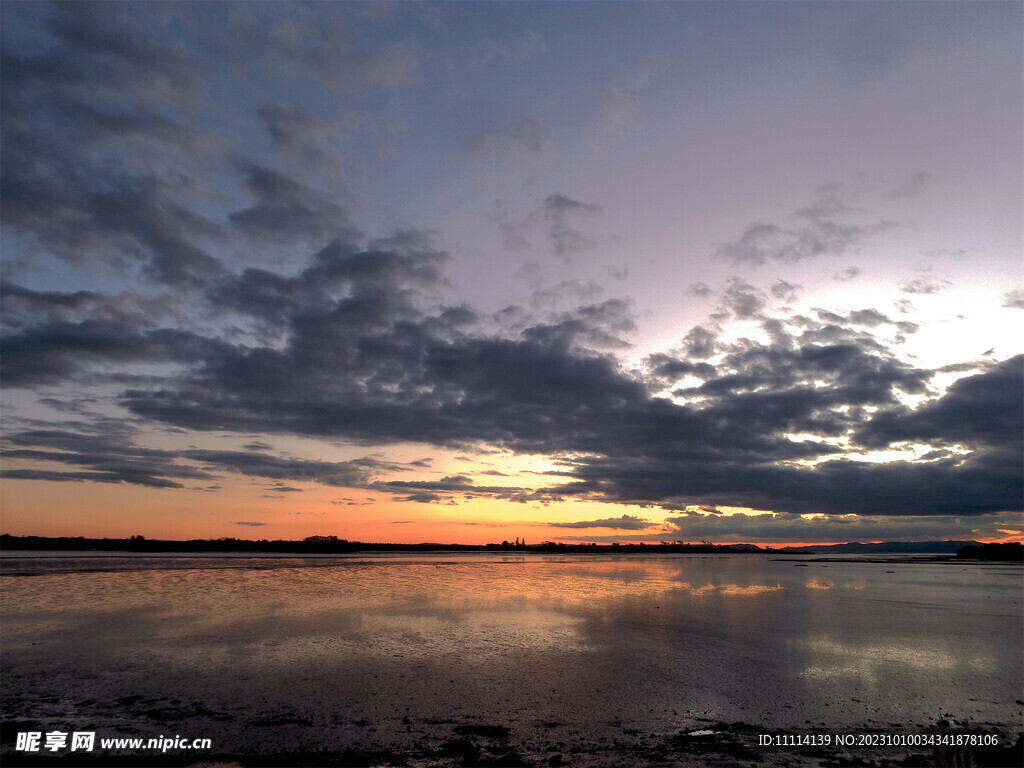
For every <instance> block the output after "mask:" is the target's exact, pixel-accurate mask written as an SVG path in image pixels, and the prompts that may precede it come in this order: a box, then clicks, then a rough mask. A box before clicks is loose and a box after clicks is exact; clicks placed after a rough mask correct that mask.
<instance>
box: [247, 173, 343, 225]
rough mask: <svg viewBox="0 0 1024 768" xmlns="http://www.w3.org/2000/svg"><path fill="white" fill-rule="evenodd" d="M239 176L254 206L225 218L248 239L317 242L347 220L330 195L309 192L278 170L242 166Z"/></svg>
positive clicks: (341, 207)
mask: <svg viewBox="0 0 1024 768" xmlns="http://www.w3.org/2000/svg"><path fill="white" fill-rule="evenodd" d="M242 173H243V174H244V176H245V186H246V188H247V189H248V191H249V192H250V193H251V194H252V196H253V197H254V198H255V204H254V205H253V206H251V207H249V208H245V209H242V210H239V211H235V212H234V213H232V214H231V215H230V216H229V217H228V218H229V220H230V221H231V223H232V224H233V225H234V226H235V227H237V228H239V229H240V230H242V231H243V232H244V233H245V234H246V235H248V236H250V237H253V238H257V239H272V240H279V241H291V242H294V241H296V240H299V241H303V240H305V241H312V242H317V241H319V240H321V239H324V238H328V237H330V236H332V235H334V234H335V233H337V232H338V231H339V230H341V229H343V227H344V225H345V223H346V222H347V221H348V213H347V211H346V210H345V208H344V207H343V206H341V205H339V204H338V203H336V202H334V200H333V199H332V198H331V196H329V195H326V194H324V193H321V192H318V191H316V190H313V189H310V188H309V187H306V186H304V185H302V184H300V183H299V182H297V181H295V180H294V179H292V178H290V177H288V176H286V175H285V174H283V173H280V172H279V171H275V170H273V169H271V168H266V167H264V166H261V165H257V164H255V163H242Z"/></svg>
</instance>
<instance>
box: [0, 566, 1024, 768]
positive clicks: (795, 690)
mask: <svg viewBox="0 0 1024 768" xmlns="http://www.w3.org/2000/svg"><path fill="white" fill-rule="evenodd" d="M225 563H227V561H225V560H223V559H221V560H219V561H217V562H212V561H210V560H204V559H202V558H195V557H189V558H180V559H177V560H175V559H173V558H171V559H167V558H164V559H161V560H160V561H159V562H156V561H150V560H146V559H144V558H124V559H117V558H106V559H91V560H89V561H88V562H85V561H79V562H78V563H75V564H72V566H73V567H69V562H68V561H67V560H62V562H61V563H60V565H59V568H58V567H56V566H55V564H50V565H49V566H48V565H47V564H46V563H45V562H42V561H38V562H33V561H31V560H24V561H22V562H20V563H19V564H17V565H16V566H13V567H6V566H8V565H9V564H8V563H5V564H4V565H5V575H4V577H3V590H2V599H3V617H4V622H3V628H2V630H0V632H2V639H3V645H2V649H0V650H2V663H3V670H4V673H3V683H4V684H3V691H2V694H0V696H2V711H3V726H4V733H3V739H2V749H3V752H4V754H3V762H4V764H5V765H15V764H33V765H42V764H44V763H45V762H46V761H47V760H49V759H54V760H56V761H57V762H58V763H60V764H66V765H71V764H74V762H77V761H83V760H84V761H85V762H88V759H87V758H86V757H85V756H84V753H79V754H71V753H70V752H68V751H66V750H65V751H64V752H62V753H60V754H55V755H54V756H52V757H51V755H50V754H49V753H45V754H44V753H40V754H25V753H18V752H16V751H15V750H13V747H14V739H15V735H16V733H17V732H18V731H26V730H34V731H42V732H45V731H49V730H53V729H59V730H67V731H71V730H75V731H96V733H97V737H98V738H99V737H104V736H106V737H117V736H123V737H127V736H142V737H146V738H149V737H154V738H155V737H158V736H161V735H162V736H175V735H181V736H184V737H187V738H200V737H202V738H209V739H211V741H212V748H211V749H210V750H209V751H208V752H207V751H204V752H203V753H202V754H199V753H197V752H193V753H191V754H190V753H188V752H183V751H180V750H179V751H170V752H168V753H166V754H165V755H162V756H161V755H159V754H157V753H153V752H147V751H145V750H142V751H138V750H136V751H131V750H129V751H127V752H125V751H123V750H114V751H109V752H108V753H106V754H102V755H101V754H99V750H97V751H96V752H94V753H93V755H92V762H91V764H97V765H107V764H109V765H118V764H120V765H161V764H166V765H199V764H203V763H204V762H207V763H209V762H211V761H212V762H214V763H218V762H219V763H221V764H229V765H244V766H248V765H410V766H418V765H424V766H426V765H439V766H462V765H535V766H542V765H559V764H564V765H577V766H595V767H597V766H628V765H707V766H712V765H716V766H717V765H737V764H742V765H751V764H753V765H758V766H773V765H867V764H872V763H870V762H868V761H875V762H874V764H879V765H880V764H883V762H882V761H889V763H890V764H900V765H915V764H919V765H927V764H943V762H942V761H943V760H946V761H947V762H946V763H945V764H955V762H953V761H954V760H955V754H954V751H950V749H951V748H940V749H939V750H938V751H936V750H935V749H933V748H929V747H879V746H857V745H854V746H852V747H845V746H843V747H839V746H836V745H835V744H834V743H833V744H831V745H817V746H808V745H802V746H787V745H786V742H785V739H784V738H781V742H782V743H781V745H779V741H780V739H777V740H776V745H771V746H762V745H761V744H760V743H759V739H760V738H761V737H762V736H764V735H772V736H776V737H785V736H786V735H789V736H793V735H805V736H806V735H817V736H818V737H821V736H823V735H826V734H827V735H830V736H836V735H849V734H853V735H855V736H859V735H860V734H884V735H890V736H891V735H898V734H905V735H910V736H921V735H925V734H929V733H930V734H938V733H940V732H946V733H970V734H975V735H982V734H988V735H995V736H997V737H998V740H999V744H1000V745H1001V746H1003V747H1005V746H1006V745H1010V744H1013V743H1014V742H1015V741H1016V739H1017V735H1018V734H1019V733H1020V732H1021V731H1022V730H1024V703H1022V702H1021V699H1022V690H1021V689H1022V680H1024V670H1022V666H1024V665H1022V661H1021V654H1020V638H1021V636H1022V631H1024V627H1022V624H1024V622H1022V608H1021V606H1022V588H1021V573H1022V572H1021V569H1020V568H1019V567H1017V566H1014V565H989V564H969V565H963V564H956V563H913V562H907V563H897V564H893V563H891V562H889V563H872V562H863V561H862V562H858V561H851V562H843V563H838V562H829V563H821V562H813V561H810V560H808V559H804V560H801V559H798V558H794V559H791V560H769V559H767V558H763V557H758V556H755V557H742V556H736V557H728V558H723V557H692V556H691V557H687V556H680V557H655V558H614V557H608V558H603V557H602V558H585V557H584V558H553V557H544V556H536V557H529V556H527V557H520V558H510V557H500V556H497V557H495V556H457V557H452V556H435V557H423V556H419V557H408V558H380V559H377V558H344V559H340V558H339V559H333V560H322V559H320V560H317V561H316V563H312V562H310V561H307V560H303V559H300V558H291V559H275V560H274V561H273V562H269V561H267V560H261V559H259V558H241V559H233V560H231V561H230V563H228V564H225ZM15 573H21V574H32V575H13V574H15ZM79 755H82V756H81V757H80V756H79ZM972 759H974V760H975V761H976V762H978V761H981V764H1000V763H999V761H1005V760H1012V762H1006V763H1004V764H1007V765H1016V764H1018V761H1017V758H1016V755H1015V754H1011V753H1001V752H997V751H994V750H990V751H989V752H985V751H984V750H982V751H977V750H976V751H975V752H974V753H973V756H972ZM858 761H860V762H858ZM985 761H988V762H985ZM992 761H996V762H992Z"/></svg>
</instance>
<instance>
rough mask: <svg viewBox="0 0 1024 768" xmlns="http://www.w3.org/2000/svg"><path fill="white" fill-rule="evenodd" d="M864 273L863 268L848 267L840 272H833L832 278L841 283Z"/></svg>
mask: <svg viewBox="0 0 1024 768" xmlns="http://www.w3.org/2000/svg"><path fill="white" fill-rule="evenodd" d="M862 274H864V270H862V269H859V268H857V267H848V268H847V269H844V270H842V271H840V272H833V273H832V279H833V280H837V281H839V282H841V283H845V282H847V281H848V280H854V279H855V278H858V277H860V276H861V275H862Z"/></svg>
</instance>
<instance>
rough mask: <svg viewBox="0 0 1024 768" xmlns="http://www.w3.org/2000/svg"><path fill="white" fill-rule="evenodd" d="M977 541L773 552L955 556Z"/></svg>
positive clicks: (886, 543)
mask: <svg viewBox="0 0 1024 768" xmlns="http://www.w3.org/2000/svg"><path fill="white" fill-rule="evenodd" d="M980 546H982V545H981V544H980V543H979V542H977V541H882V542H878V543H870V544H861V543H860V542H857V541H851V542H847V543H846V544H823V545H821V546H811V547H781V548H779V549H775V550H773V551H775V552H782V553H783V554H789V555H822V554H829V555H887V554H923V553H928V554H943V555H944V554H949V555H955V554H956V553H957V551H959V550H960V549H962V548H963V547H980Z"/></svg>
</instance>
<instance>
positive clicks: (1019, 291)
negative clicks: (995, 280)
mask: <svg viewBox="0 0 1024 768" xmlns="http://www.w3.org/2000/svg"><path fill="white" fill-rule="evenodd" d="M1003 306H1004V307H1010V308H1012V309H1024V288H1015V289H1014V290H1012V291H1007V292H1006V293H1005V294H1003Z"/></svg>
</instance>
